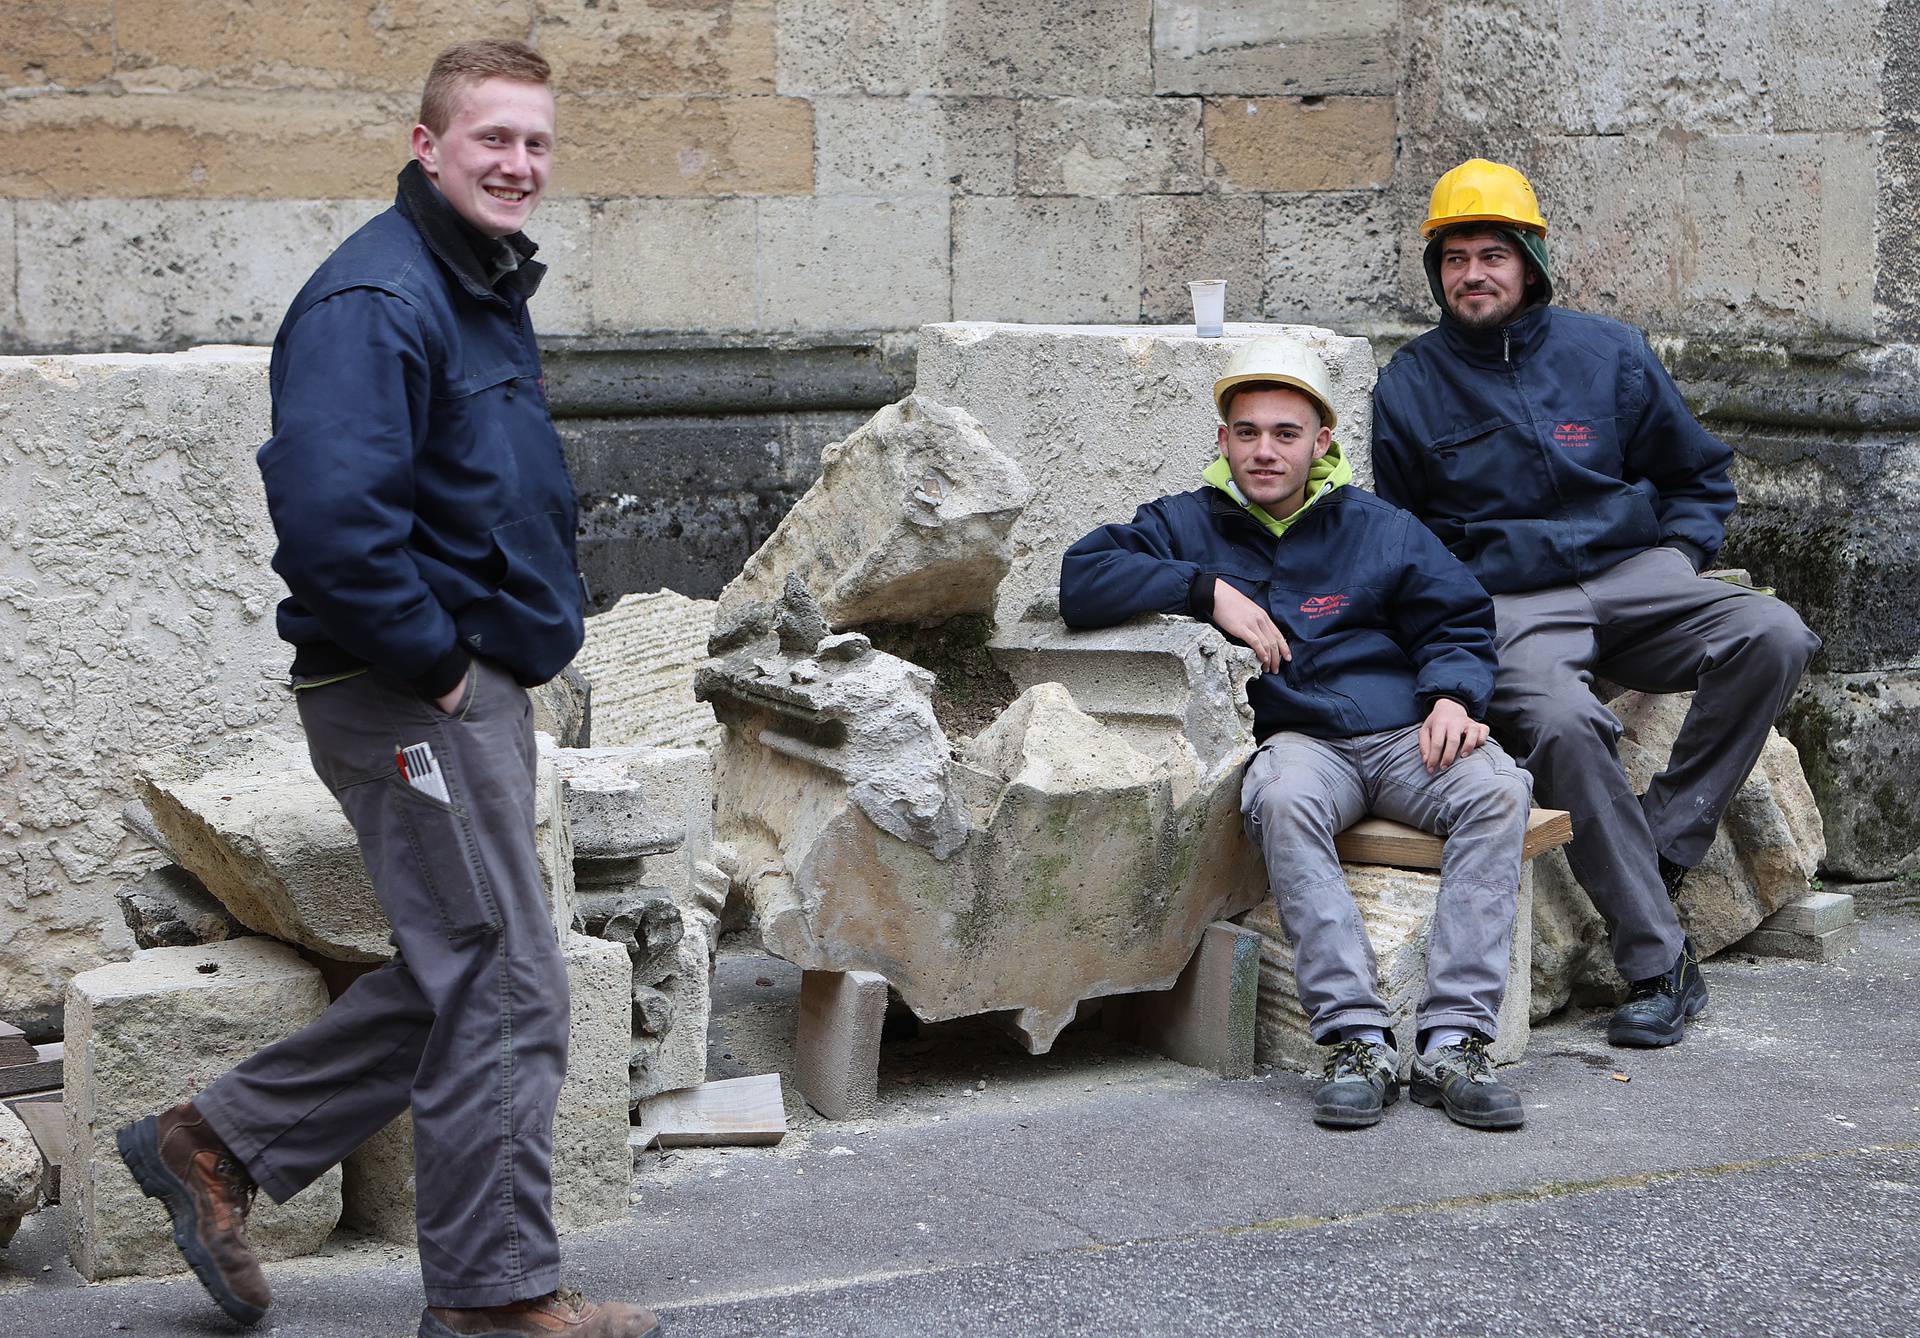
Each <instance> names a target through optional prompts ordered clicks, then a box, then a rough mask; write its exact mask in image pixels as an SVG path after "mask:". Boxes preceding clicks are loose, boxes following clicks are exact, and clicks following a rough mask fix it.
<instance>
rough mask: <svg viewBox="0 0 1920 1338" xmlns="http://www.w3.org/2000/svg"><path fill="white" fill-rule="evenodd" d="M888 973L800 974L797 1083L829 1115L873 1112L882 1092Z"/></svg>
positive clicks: (841, 1116) (859, 1116) (853, 1116)
mask: <svg viewBox="0 0 1920 1338" xmlns="http://www.w3.org/2000/svg"><path fill="white" fill-rule="evenodd" d="M886 1020H887V981H886V977H884V976H880V975H876V974H874V973H873V972H871V971H807V972H804V973H803V974H802V975H801V977H800V1008H799V1019H798V1026H797V1028H796V1031H795V1034H794V1040H793V1085H794V1087H795V1088H796V1089H797V1090H798V1091H799V1093H800V1095H801V1096H803V1097H805V1098H806V1101H807V1104H808V1105H810V1106H812V1107H813V1108H814V1109H815V1110H817V1111H819V1112H820V1114H822V1115H823V1116H825V1117H826V1118H827V1119H830V1120H857V1119H863V1118H865V1117H867V1116H869V1115H871V1114H873V1108H874V1101H875V1098H876V1097H877V1096H878V1095H879V1078H880V1028H881V1026H882V1025H883V1024H884V1023H885V1022H886Z"/></svg>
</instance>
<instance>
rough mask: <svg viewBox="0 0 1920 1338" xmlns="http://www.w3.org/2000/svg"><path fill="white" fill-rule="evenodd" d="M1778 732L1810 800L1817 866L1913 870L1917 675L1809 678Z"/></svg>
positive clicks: (1919, 824)
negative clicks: (1821, 828) (1797, 760)
mask: <svg viewBox="0 0 1920 1338" xmlns="http://www.w3.org/2000/svg"><path fill="white" fill-rule="evenodd" d="M1781 728H1782V729H1783V730H1785V731H1786V733H1787V735H1788V737H1790V738H1792V739H1793V740H1794V741H1795V742H1796V743H1797V744H1799V746H1800V756H1801V759H1802V761H1803V762H1804V763H1805V766H1806V775H1807V782H1808V784H1809V785H1810V786H1811V787H1812V790H1813V793H1814V794H1815V795H1816V796H1817V797H1818V799H1819V805H1820V814H1821V817H1822V818H1823V819H1824V820H1825V831H1826V837H1827V855H1826V859H1825V861H1824V868H1825V870H1826V872H1827V873H1828V874H1830V875H1832V876H1833V877H1836V878H1847V879H1856V880H1871V879H1884V878H1898V877H1901V876H1903V875H1905V874H1908V873H1910V872H1912V871H1913V870H1915V869H1920V803H1916V802H1915V800H1914V796H1915V795H1916V794H1920V761H1917V760H1916V759H1920V749H1916V748H1915V747H1914V744H1913V740H1914V739H1915V738H1916V737H1920V672H1916V671H1913V670H1901V669H1890V670H1887V671H1886V672H1884V673H1870V674H1809V675H1808V676H1807V678H1806V680H1805V682H1804V683H1803V684H1802V685H1801V689H1800V692H1799V694H1798V695H1796V696H1795V697H1794V699H1793V700H1792V701H1791V702H1789V703H1788V704H1787V710H1786V715H1785V716H1784V718H1783V719H1782V721H1781Z"/></svg>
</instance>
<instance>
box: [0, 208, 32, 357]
mask: <svg viewBox="0 0 1920 1338" xmlns="http://www.w3.org/2000/svg"><path fill="white" fill-rule="evenodd" d="M16 214H17V210H16V209H15V207H14V203H13V201H12V200H0V349H13V348H24V347H26V345H25V342H24V340H23V339H22V337H21V334H20V269H19V264H18V261H17V256H18V255H19V252H18V251H17V250H16V248H15V246H14V218H15V216H16Z"/></svg>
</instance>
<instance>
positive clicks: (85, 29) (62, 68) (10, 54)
mask: <svg viewBox="0 0 1920 1338" xmlns="http://www.w3.org/2000/svg"><path fill="white" fill-rule="evenodd" d="M0 27H4V28H5V29H6V33H7V43H6V47H5V49H4V50H0V88H21V87H27V88H39V87H44V86H46V85H53V86H54V87H58V88H77V87H79V86H80V85H82V84H90V83H93V82H94V81H95V80H99V79H104V78H106V77H107V75H109V74H111V73H112V72H113V0H6V2H5V3H4V4H0Z"/></svg>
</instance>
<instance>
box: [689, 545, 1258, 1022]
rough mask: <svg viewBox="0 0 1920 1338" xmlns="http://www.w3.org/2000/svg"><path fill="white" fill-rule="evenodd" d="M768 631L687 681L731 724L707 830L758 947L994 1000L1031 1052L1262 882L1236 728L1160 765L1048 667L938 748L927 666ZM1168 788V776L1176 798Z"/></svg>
mask: <svg viewBox="0 0 1920 1338" xmlns="http://www.w3.org/2000/svg"><path fill="white" fill-rule="evenodd" d="M807 604H810V601H809V600H807V599H806V597H805V589H804V587H803V586H800V585H799V584H798V583H797V582H796V583H794V584H793V585H792V586H790V588H789V593H788V594H787V595H786V596H785V597H784V598H783V600H782V610H781V616H780V618H779V620H778V623H779V630H778V631H768V632H765V633H760V634H756V633H754V632H753V631H752V630H750V629H743V630H742V631H741V632H740V633H739V634H738V636H737V637H733V638H728V639H726V640H719V639H717V640H716V649H719V650H726V649H727V648H729V647H735V646H737V648H736V649H731V651H730V653H727V654H725V655H724V658H721V659H718V660H716V661H714V662H712V663H710V664H709V665H708V666H706V667H704V668H703V669H702V670H701V671H700V674H699V676H698V678H697V679H696V683H695V689H696V691H697V692H699V693H700V694H701V695H703V696H705V697H707V698H708V699H709V700H712V701H713V702H714V703H715V707H716V709H717V711H718V712H719V714H720V718H721V720H722V722H723V723H724V724H725V725H726V726H727V739H726V742H725V744H724V745H723V746H722V748H721V750H720V754H719V757H718V759H717V768H716V794H717V796H718V798H719V804H720V808H719V811H718V813H717V815H716V827H717V829H718V833H719V835H720V836H721V838H722V839H723V840H724V841H726V842H727V844H728V845H730V846H731V847H733V848H734V850H735V851H736V853H737V864H736V867H737V868H738V869H740V870H742V871H751V872H747V873H745V876H744V877H743V879H742V884H743V891H744V892H745V894H746V896H747V897H748V898H749V899H750V900H751V901H752V902H753V904H754V905H755V907H756V909H757V912H758V918H759V923H760V925H761V931H762V937H763V939H764V941H765V942H766V944H767V946H768V948H769V950H770V951H772V952H774V953H776V954H778V955H780V956H782V957H785V958H786V959H787V960H789V961H792V962H794V963H796V964H797V965H800V966H802V967H804V968H806V969H808V970H813V971H873V972H876V973H879V974H882V975H884V976H885V977H886V979H887V981H888V982H889V984H891V985H892V986H893V987H894V988H895V989H897V990H898V992H899V994H900V996H901V998H902V999H904V1000H905V1002H906V1003H907V1005H908V1006H909V1007H911V1008H912V1009H913V1010H914V1012H915V1013H916V1014H918V1015H919V1016H920V1017H921V1018H923V1019H926V1020H929V1021H933V1020H940V1019H945V1018H952V1017H964V1016H971V1015H975V1014H979V1013H985V1012H1000V1011H1007V1012H1008V1013H1009V1015H1010V1016H1009V1019H1008V1020H1009V1024H1010V1026H1011V1027H1012V1029H1013V1030H1014V1031H1015V1032H1016V1033H1017V1034H1019V1035H1020V1036H1021V1037H1022V1038H1023V1041H1024V1043H1025V1044H1026V1046H1027V1047H1028V1048H1029V1049H1030V1050H1032V1051H1034V1052H1035V1053H1042V1052H1044V1051H1046V1050H1047V1049H1048V1048H1049V1047H1050V1046H1051V1045H1052V1043H1053V1040H1054V1038H1055V1037H1056V1036H1057V1035H1058V1033H1059V1031H1060V1029H1061V1028H1062V1027H1063V1026H1065V1025H1066V1023H1067V1022H1068V1021H1069V1020H1070V1019H1071V1018H1072V1017H1073V1016H1074V1013H1075V1010H1076V1009H1077V1007H1078V1005H1079V1003H1080V1001H1081V1000H1083V999H1086V998H1093V997H1102V996H1105V995H1108V994H1116V993H1132V992H1138V991H1141V990H1159V989H1167V988H1170V987H1171V986H1172V985H1173V984H1174V982H1175V980H1176V979H1177V978H1178V976H1179V974H1180V971H1181V969H1182V968H1183V967H1184V966H1185V965H1186V962H1187V960H1188V958H1189V957H1190V956H1191V955H1192V952H1193V949H1194V947H1195V946H1196V945H1197V944H1198V942H1199V939H1200V936H1201V935H1202V934H1203V933H1204V932H1205V930H1206V926H1207V925H1208V924H1211V923H1212V922H1213V921H1214V920H1217V919H1220V918H1222V917H1223V916H1226V915H1230V914H1233V913H1236V912H1237V911H1238V910H1239V909H1242V908H1244V906H1246V905H1248V904H1250V903H1251V901H1252V900H1253V899H1254V898H1256V897H1257V896H1258V895H1259V892H1258V883H1257V882H1254V883H1252V884H1249V881H1248V879H1247V878H1246V877H1245V872H1244V865H1245V862H1246V861H1245V855H1246V849H1245V847H1246V843H1245V841H1244V840H1242V839H1241V838H1240V837H1239V816H1238V806H1237V802H1236V797H1237V793H1238V773H1239V769H1240V767H1241V765H1242V764H1243V762H1244V760H1245V757H1246V755H1247V752H1248V751H1249V750H1250V748H1251V740H1250V739H1248V740H1246V741H1245V742H1244V744H1243V746H1242V747H1241V748H1239V749H1236V750H1234V751H1233V752H1232V753H1231V754H1230V755H1229V756H1228V757H1227V758H1226V759H1225V760H1224V761H1223V762H1222V763H1221V764H1220V765H1219V766H1217V767H1215V768H1213V769H1212V770H1211V771H1209V772H1208V773H1207V774H1206V775H1204V776H1201V777H1197V778H1196V777H1194V776H1192V775H1191V774H1182V775H1180V776H1179V777H1178V778H1177V780H1176V777H1175V776H1174V775H1172V774H1170V773H1169V772H1168V770H1167V769H1166V768H1164V767H1163V766H1161V765H1160V764H1159V763H1158V762H1157V761H1156V760H1155V759H1154V758H1151V757H1148V756H1146V755H1145V754H1143V753H1141V752H1139V751H1138V750H1137V749H1135V748H1134V747H1133V746H1132V745H1131V744H1129V743H1128V741H1127V740H1126V739H1125V738H1124V737H1122V736H1121V735H1120V734H1119V733H1117V732H1116V731H1114V730H1110V729H1108V728H1107V727H1106V726H1104V725H1102V724H1101V723H1100V722H1099V721H1097V720H1095V719H1093V718H1092V717H1091V716H1089V715H1087V714H1086V713H1085V712H1083V711H1081V710H1079V709H1078V708H1076V707H1075V705H1074V703H1073V701H1072V699H1071V698H1070V696H1069V695H1068V693H1067V690H1066V689H1065V688H1063V687H1061V686H1060V685H1058V684H1055V683H1042V684H1040V685H1038V686H1036V687H1034V688H1033V689H1031V690H1030V691H1028V692H1026V693H1024V694H1022V695H1021V696H1020V697H1019V698H1018V699H1017V700H1015V701H1014V702H1013V703H1012V704H1011V705H1010V706H1008V707H1007V708H1006V709H1005V710H1004V711H1001V712H1000V713H999V714H998V715H997V716H996V717H995V718H993V720H992V721H991V723H989V724H987V725H986V727H985V728H984V729H982V730H981V731H980V732H979V733H978V734H977V735H975V737H974V738H973V739H972V740H971V741H970V742H967V743H965V744H964V745H963V746H961V747H959V748H958V749H956V748H955V747H954V745H953V744H951V743H950V742H949V740H948V737H947V735H946V733H945V731H944V730H943V729H942V728H941V726H940V724H939V722H938V720H937V719H936V717H935V714H934V706H933V689H934V683H935V680H934V676H933V675H932V674H931V673H929V672H928V671H927V670H925V669H922V668H920V667H919V666H917V665H913V664H910V663H908V662H906V661H904V660H901V659H898V658H896V657H895V656H892V655H889V654H886V653H884V652H881V651H876V650H872V649H870V648H869V646H868V644H867V639H866V638H865V637H863V636H850V635H843V636H832V637H825V638H824V639H817V640H816V638H817V637H818V633H819V632H823V631H824V619H821V618H819V617H818V614H817V610H816V611H815V619H814V621H815V627H816V628H817V629H818V630H817V631H815V632H809V633H807V634H806V635H805V636H802V635H801V634H800V627H799V624H800V622H801V620H800V618H799V617H798V613H799V612H801V611H804V608H805V606H806V605H807ZM1176 795H1184V796H1186V798H1185V799H1184V802H1181V801H1179V800H1177V798H1176Z"/></svg>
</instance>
